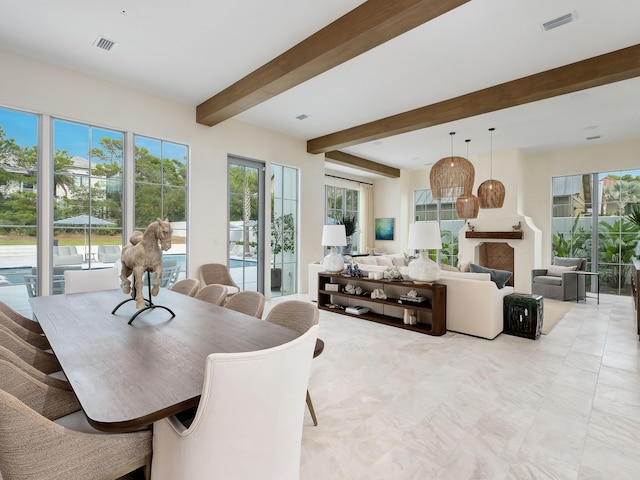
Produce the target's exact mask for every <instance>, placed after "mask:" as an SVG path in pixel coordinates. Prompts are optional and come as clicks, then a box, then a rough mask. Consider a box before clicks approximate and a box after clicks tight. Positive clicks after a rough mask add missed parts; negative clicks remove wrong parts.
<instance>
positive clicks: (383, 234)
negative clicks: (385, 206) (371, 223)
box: [376, 218, 395, 240]
mask: <svg viewBox="0 0 640 480" xmlns="http://www.w3.org/2000/svg"><path fill="white" fill-rule="evenodd" d="M394 224H395V218H376V240H393V230H394Z"/></svg>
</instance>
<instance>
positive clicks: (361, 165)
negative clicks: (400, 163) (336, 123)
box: [324, 150, 400, 178]
mask: <svg viewBox="0 0 640 480" xmlns="http://www.w3.org/2000/svg"><path fill="white" fill-rule="evenodd" d="M324 158H325V160H326V161H327V162H329V163H337V164H339V165H344V166H345V167H352V168H357V169H358V170H364V171H365V172H370V173H375V174H378V175H382V176H384V177H389V178H399V177H400V170H399V169H398V168H394V167H390V166H388V165H383V164H382V163H377V162H373V161H371V160H367V159H366V158H362V157H357V156H355V155H351V154H350V153H345V152H340V151H338V150H332V151H330V152H327V153H325V154H324Z"/></svg>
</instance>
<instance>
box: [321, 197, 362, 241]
mask: <svg viewBox="0 0 640 480" xmlns="http://www.w3.org/2000/svg"><path fill="white" fill-rule="evenodd" d="M325 205H326V215H325V224H326V225H335V224H340V223H344V224H345V229H346V233H347V246H346V247H345V248H344V249H343V253H357V250H358V244H359V243H360V242H359V205H360V190H353V189H350V188H345V187H338V186H333V185H326V186H325ZM327 248H328V247H327Z"/></svg>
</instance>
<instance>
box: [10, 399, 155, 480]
mask: <svg viewBox="0 0 640 480" xmlns="http://www.w3.org/2000/svg"><path fill="white" fill-rule="evenodd" d="M62 418H66V417H62ZM0 452H2V454H0V471H2V475H3V477H4V478H5V480H9V479H11V480H32V479H36V478H40V479H43V478H46V479H47V480H86V479H89V478H96V479H97V478H101V479H105V480H106V479H112V480H115V479H117V478H120V477H122V476H123V475H125V474H127V473H129V472H132V471H134V470H136V469H138V468H140V467H144V468H145V479H146V480H149V479H150V464H151V430H142V431H137V432H132V433H120V434H109V433H104V432H100V433H85V432H77V431H74V430H71V429H69V428H66V427H64V426H62V425H59V424H56V423H54V422H53V421H51V420H49V419H47V418H46V417H44V416H42V415H41V414H39V413H38V412H37V411H35V410H33V409H32V408H30V407H29V406H27V405H25V404H24V403H23V402H21V401H20V400H19V399H18V398H16V397H15V396H13V395H11V394H10V393H7V392H5V391H4V390H1V389H0Z"/></svg>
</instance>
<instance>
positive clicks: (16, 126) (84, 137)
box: [0, 108, 187, 160]
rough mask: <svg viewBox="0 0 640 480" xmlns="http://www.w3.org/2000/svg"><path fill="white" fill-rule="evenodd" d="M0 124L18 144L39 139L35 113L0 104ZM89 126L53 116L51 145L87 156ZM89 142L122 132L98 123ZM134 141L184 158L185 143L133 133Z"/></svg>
mask: <svg viewBox="0 0 640 480" xmlns="http://www.w3.org/2000/svg"><path fill="white" fill-rule="evenodd" d="M0 125H1V126H2V129H3V130H4V132H5V136H6V138H9V139H11V138H13V139H14V140H15V142H16V143H17V144H18V145H19V146H21V147H26V146H33V145H36V143H37V141H38V116H37V115H33V114H29V113H24V112H18V111H15V110H8V109H3V108H0ZM89 131H90V130H89V127H88V126H87V125H83V124H79V123H72V122H66V121H63V120H54V142H55V144H54V149H55V150H66V151H67V152H68V153H69V155H70V156H72V157H74V156H78V157H83V158H87V157H88V151H89ZM91 135H92V139H91V141H92V146H93V147H94V148H95V147H99V141H100V139H101V138H103V137H109V138H113V139H122V138H123V134H122V132H118V131H116V130H108V129H104V128H99V127H93V128H92V129H91ZM136 144H137V145H138V146H140V147H144V148H146V149H147V150H149V152H150V153H151V154H152V155H155V156H157V157H160V156H161V154H162V156H163V157H164V158H173V159H177V160H183V159H184V157H185V155H186V152H187V149H186V147H185V146H184V145H179V144H175V143H170V142H161V141H160V140H157V139H153V138H147V137H141V136H136Z"/></svg>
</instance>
